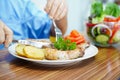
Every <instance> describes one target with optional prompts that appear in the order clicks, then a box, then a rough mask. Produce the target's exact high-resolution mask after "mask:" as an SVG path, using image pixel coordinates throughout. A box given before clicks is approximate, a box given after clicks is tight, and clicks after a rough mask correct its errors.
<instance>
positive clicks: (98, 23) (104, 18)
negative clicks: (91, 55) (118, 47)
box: [86, 1, 120, 47]
mask: <svg viewBox="0 0 120 80" xmlns="http://www.w3.org/2000/svg"><path fill="white" fill-rule="evenodd" d="M86 26H87V34H88V36H89V38H90V39H91V41H93V43H94V44H95V45H97V46H101V47H108V46H112V45H114V44H116V43H119V42H120V8H119V6H118V5H117V4H115V3H107V4H106V5H105V6H104V5H103V4H102V3H101V2H99V1H95V2H93V4H92V5H91V14H90V16H89V18H88V22H87V23H86Z"/></svg>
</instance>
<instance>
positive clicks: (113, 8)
mask: <svg viewBox="0 0 120 80" xmlns="http://www.w3.org/2000/svg"><path fill="white" fill-rule="evenodd" d="M104 13H105V14H106V15H111V16H114V17H118V16H120V10H119V6H118V5H117V4H115V3H108V4H107V5H106V8H105V11H104Z"/></svg>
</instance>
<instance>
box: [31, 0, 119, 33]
mask: <svg viewBox="0 0 120 80" xmlns="http://www.w3.org/2000/svg"><path fill="white" fill-rule="evenodd" d="M32 1H33V2H34V3H35V4H36V6H37V7H38V8H39V9H41V10H43V9H44V6H45V4H46V0H32ZM66 1H67V5H68V30H67V32H66V34H69V32H70V31H71V30H72V29H76V30H78V31H79V32H85V21H87V18H88V16H89V13H90V6H91V3H92V2H93V1H95V0H66ZM98 1H101V2H103V3H107V2H116V3H118V4H120V0H98ZM39 3H42V5H41V4H39Z"/></svg>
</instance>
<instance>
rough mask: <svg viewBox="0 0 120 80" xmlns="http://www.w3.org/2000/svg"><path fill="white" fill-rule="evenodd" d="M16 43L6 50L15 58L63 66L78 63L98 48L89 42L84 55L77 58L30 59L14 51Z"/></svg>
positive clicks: (94, 52) (90, 55)
mask: <svg viewBox="0 0 120 80" xmlns="http://www.w3.org/2000/svg"><path fill="white" fill-rule="evenodd" d="M16 45H17V44H12V45H11V46H10V47H9V48H8V51H9V53H10V54H11V55H13V56H15V57H17V58H20V59H24V60H27V61H31V62H35V63H39V64H42V65H47V66H63V65H64V66H65V65H69V64H70V65H72V64H75V63H78V62H80V61H82V60H85V59H88V58H91V57H93V56H95V55H96V54H97V53H98V48H97V47H95V46H93V45H92V44H91V45H90V47H89V48H87V49H86V50H85V54H84V56H83V57H80V58H77V59H72V60H35V59H30V58H25V57H21V56H18V55H17V54H16V52H15V47H16Z"/></svg>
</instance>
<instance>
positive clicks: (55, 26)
mask: <svg viewBox="0 0 120 80" xmlns="http://www.w3.org/2000/svg"><path fill="white" fill-rule="evenodd" d="M52 21H53V26H54V30H55V34H56V41H57V40H58V38H59V37H62V32H61V31H60V29H59V28H58V27H57V25H56V23H55V21H54V20H53V19H52Z"/></svg>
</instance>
